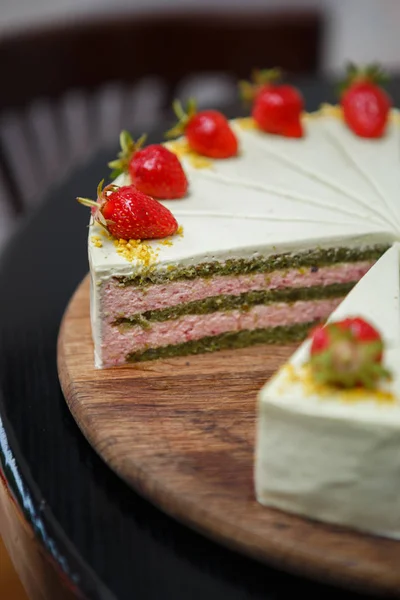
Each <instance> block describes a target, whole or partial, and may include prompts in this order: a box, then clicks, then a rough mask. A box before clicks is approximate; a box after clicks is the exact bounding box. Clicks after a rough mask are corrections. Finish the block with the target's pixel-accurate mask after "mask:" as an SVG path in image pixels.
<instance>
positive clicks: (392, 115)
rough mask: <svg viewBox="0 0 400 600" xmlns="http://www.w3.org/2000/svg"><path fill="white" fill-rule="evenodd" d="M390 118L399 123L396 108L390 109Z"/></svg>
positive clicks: (399, 115)
mask: <svg viewBox="0 0 400 600" xmlns="http://www.w3.org/2000/svg"><path fill="white" fill-rule="evenodd" d="M390 119H391V121H393V123H395V124H396V125H400V112H398V111H397V110H394V111H392V112H391V113H390Z"/></svg>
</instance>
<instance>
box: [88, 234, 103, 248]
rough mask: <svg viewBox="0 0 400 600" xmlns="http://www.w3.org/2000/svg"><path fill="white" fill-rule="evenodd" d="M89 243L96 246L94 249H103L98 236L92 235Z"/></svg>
mask: <svg viewBox="0 0 400 600" xmlns="http://www.w3.org/2000/svg"><path fill="white" fill-rule="evenodd" d="M90 241H91V242H92V244H93V246H96V248H102V247H103V242H102V241H101V239H100V236H99V235H92V237H91V238H90Z"/></svg>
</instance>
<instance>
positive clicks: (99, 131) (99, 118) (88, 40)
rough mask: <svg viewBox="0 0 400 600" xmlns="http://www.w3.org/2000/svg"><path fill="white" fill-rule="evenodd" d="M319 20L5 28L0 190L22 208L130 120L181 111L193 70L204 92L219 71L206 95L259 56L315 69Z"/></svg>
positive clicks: (133, 123) (220, 17)
mask: <svg viewBox="0 0 400 600" xmlns="http://www.w3.org/2000/svg"><path fill="white" fill-rule="evenodd" d="M321 32H322V22H321V18H320V15H319V13H318V12H314V11H297V10H296V11H289V12H278V13H277V12H272V13H271V12H264V13H260V14H254V13H250V14H241V13H240V14H235V13H233V14H230V13H226V14H225V13H218V14H215V13H211V14H207V13H205V12H201V13H196V14H193V13H186V14H177V13H171V12H169V13H167V14H154V15H147V16H143V15H140V16H133V15H131V16H129V17H128V16H124V17H113V18H110V17H108V18H107V19H105V18H101V19H91V20H84V21H80V22H75V21H74V22H71V23H69V24H65V23H64V24H62V23H60V24H57V25H54V24H53V25H52V26H51V27H50V26H47V27H43V28H41V29H34V30H26V31H23V32H20V33H19V34H18V35H17V34H13V35H10V36H8V37H7V36H5V37H3V38H2V39H0V67H1V73H2V80H3V85H2V91H1V94H0V194H1V195H2V196H3V201H7V202H8V203H9V205H10V206H11V207H12V209H13V211H14V212H15V213H16V214H18V213H22V212H23V211H24V210H25V209H26V207H27V206H29V205H30V204H31V203H32V201H33V200H34V199H35V198H38V197H40V196H42V195H43V194H44V193H45V192H46V190H47V189H48V187H49V186H50V185H52V184H54V183H55V182H57V181H59V180H61V179H62V178H63V177H64V176H65V175H66V173H67V172H68V170H69V169H72V168H74V167H76V166H77V164H79V163H80V162H81V161H83V160H86V159H87V158H88V157H89V156H90V155H91V154H92V153H93V152H95V151H97V150H98V149H99V148H101V147H104V146H105V145H106V144H111V143H112V144H113V146H114V145H116V142H117V136H118V133H119V131H120V130H121V129H122V128H127V129H133V130H136V131H140V132H141V131H145V130H146V128H149V127H151V126H154V125H155V124H156V121H157V119H160V118H164V119H165V116H166V114H171V119H172V118H173V117H172V113H170V112H167V111H170V110H171V108H170V106H171V103H172V100H173V98H175V97H177V96H180V97H182V96H184V95H187V94H188V93H189V92H190V86H193V82H197V91H198V92H199V90H200V92H201V91H203V92H204V89H205V86H203V84H202V81H203V80H204V77H213V79H211V87H209V88H208V89H209V90H210V89H211V90H212V92H211V96H212V98H211V100H210V98H208V100H207V97H204V93H203V102H205V103H207V101H210V102H211V101H212V102H214V101H215V102H217V101H218V98H217V97H216V96H217V95H218V94H217V93H220V95H221V101H223V100H224V99H223V98H222V96H223V93H225V100H226V99H227V98H228V99H229V96H232V95H233V99H234V98H235V97H237V90H236V80H237V78H245V77H248V75H249V73H250V71H251V69H252V68H253V67H257V66H258V67H263V68H264V67H268V66H275V65H279V66H281V67H282V68H283V69H284V70H286V71H287V72H289V73H312V72H315V71H316V70H317V69H318V67H319V45H320V39H321ZM199 77H200V79H199ZM202 77H203V80H202V79H201V78H202ZM194 78H195V79H194ZM213 94H214V96H213ZM200 95H201V94H200ZM200 100H201V99H200ZM1 188H2V189H1ZM0 200H1V198H0Z"/></svg>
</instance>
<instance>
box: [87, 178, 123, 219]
mask: <svg viewBox="0 0 400 600" xmlns="http://www.w3.org/2000/svg"><path fill="white" fill-rule="evenodd" d="M103 184H104V179H102V180H101V181H100V183H99V184H98V186H97V200H92V199H91V198H82V197H81V196H78V197H77V201H78V202H79V203H80V204H83V206H88V207H89V208H95V209H96V211H95V214H94V218H95V220H96V221H97V222H98V223H99V225H101V226H102V227H104V229H106V230H107V231H108V227H107V225H108V224H109V223H110V221H107V220H106V219H105V218H104V217H103V213H102V212H101V208H102V206H103V205H104V203H105V202H106V201H107V195H108V193H112V192H115V191H116V190H117V189H118V186H117V185H114V184H112V183H110V184H109V185H106V187H105V188H104V189H103Z"/></svg>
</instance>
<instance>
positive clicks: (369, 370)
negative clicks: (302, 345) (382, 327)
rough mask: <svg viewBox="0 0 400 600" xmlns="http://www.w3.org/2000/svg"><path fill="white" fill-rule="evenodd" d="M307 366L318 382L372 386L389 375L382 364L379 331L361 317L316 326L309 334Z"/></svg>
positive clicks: (349, 385)
mask: <svg viewBox="0 0 400 600" xmlns="http://www.w3.org/2000/svg"><path fill="white" fill-rule="evenodd" d="M310 337H311V348H310V361H309V364H310V367H311V370H312V373H313V376H314V378H315V380H316V381H317V382H318V383H325V384H326V383H327V384H336V385H339V386H342V387H347V388H350V387H355V386H357V385H362V386H364V387H367V388H372V387H374V385H375V384H376V382H377V381H378V379H379V378H381V377H385V378H387V377H389V373H388V371H387V370H386V369H384V367H383V366H382V357H383V349H384V347H383V341H382V338H381V336H380V333H379V332H378V331H377V330H376V329H375V327H373V326H372V325H371V324H370V323H368V322H367V321H365V320H364V319H362V318H361V317H348V318H346V319H343V320H342V321H336V322H332V323H328V324H327V325H325V326H322V325H320V326H318V327H316V328H315V329H314V330H313V331H312V332H311V334H310Z"/></svg>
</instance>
